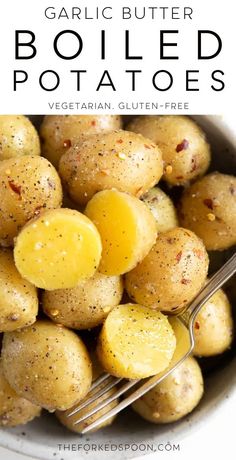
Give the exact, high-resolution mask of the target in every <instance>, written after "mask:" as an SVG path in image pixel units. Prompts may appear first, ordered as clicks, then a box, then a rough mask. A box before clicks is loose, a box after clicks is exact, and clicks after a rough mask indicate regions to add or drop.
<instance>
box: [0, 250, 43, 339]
mask: <svg viewBox="0 0 236 460" xmlns="http://www.w3.org/2000/svg"><path fill="white" fill-rule="evenodd" d="M37 314H38V296H37V290H36V288H35V286H33V285H32V284H30V283H29V282H28V281H26V280H24V279H23V278H22V277H21V275H20V273H19V272H18V271H17V269H16V266H15V263H14V258H13V254H12V251H10V250H9V249H0V332H5V331H14V330H15V329H19V328H21V327H25V326H29V325H30V324H33V323H34V322H35V321H36V316H37Z"/></svg>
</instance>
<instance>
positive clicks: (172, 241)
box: [166, 238, 175, 244]
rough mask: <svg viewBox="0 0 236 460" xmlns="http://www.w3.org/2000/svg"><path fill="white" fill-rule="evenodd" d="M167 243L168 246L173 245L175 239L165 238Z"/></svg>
mask: <svg viewBox="0 0 236 460" xmlns="http://www.w3.org/2000/svg"><path fill="white" fill-rule="evenodd" d="M166 241H167V243H169V244H173V243H174V242H175V239H174V238H167V240H166Z"/></svg>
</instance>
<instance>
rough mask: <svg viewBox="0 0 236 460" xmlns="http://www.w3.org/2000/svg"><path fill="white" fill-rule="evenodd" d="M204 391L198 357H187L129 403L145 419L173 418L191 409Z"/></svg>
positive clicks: (166, 419)
mask: <svg viewBox="0 0 236 460" xmlns="http://www.w3.org/2000/svg"><path fill="white" fill-rule="evenodd" d="M202 395H203V378H202V373H201V369H200V366H199V364H198V363H197V361H196V360H195V359H194V358H192V357H189V358H187V359H186V360H185V361H184V362H183V363H182V364H181V365H180V366H178V367H177V369H176V370H175V371H173V372H172V373H171V374H170V375H169V376H168V377H166V378H165V379H164V380H163V381H162V382H161V383H159V384H158V385H156V386H155V387H154V388H153V389H152V390H150V391H148V392H147V393H146V394H145V395H144V396H142V397H141V398H139V399H138V400H137V401H135V402H134V403H133V404H132V408H133V409H134V410H135V412H137V413H138V414H139V415H141V416H142V417H143V418H144V419H145V420H148V421H149V422H153V423H157V424H158V423H171V422H175V421H177V420H179V419H181V418H182V417H184V416H185V415H187V414H189V413H190V412H192V410H193V409H194V408H195V407H196V406H197V405H198V403H199V401H200V399H201V397H202Z"/></svg>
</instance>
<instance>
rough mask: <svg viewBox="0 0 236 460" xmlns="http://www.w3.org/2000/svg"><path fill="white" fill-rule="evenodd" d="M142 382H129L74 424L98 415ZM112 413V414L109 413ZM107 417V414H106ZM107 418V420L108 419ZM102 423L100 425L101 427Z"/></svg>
mask: <svg viewBox="0 0 236 460" xmlns="http://www.w3.org/2000/svg"><path fill="white" fill-rule="evenodd" d="M139 381H140V380H129V381H128V382H126V383H125V384H124V385H122V387H121V388H119V389H118V390H117V391H116V392H115V393H114V394H113V395H111V396H110V397H109V398H106V399H104V400H103V401H101V402H100V403H99V404H97V406H96V407H94V408H93V409H91V410H89V411H88V412H87V413H86V414H85V415H83V416H82V417H79V418H78V419H77V420H76V422H74V425H77V424H78V423H80V422H83V421H84V420H86V419H87V418H89V417H91V415H94V414H96V413H97V412H98V411H99V410H100V409H103V407H105V406H107V405H108V404H110V403H111V402H112V401H114V400H115V399H117V398H119V396H121V395H122V394H123V393H125V392H126V391H127V390H129V389H130V388H132V387H133V386H134V385H136V383H138V382H139ZM109 413H110V412H109ZM105 415H106V414H105ZM107 418H110V417H107ZM107 418H106V419H107ZM99 420H101V418H100V417H99ZM99 424H100V423H98V425H99ZM89 426H92V425H89Z"/></svg>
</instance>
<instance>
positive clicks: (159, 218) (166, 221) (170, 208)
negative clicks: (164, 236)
mask: <svg viewBox="0 0 236 460" xmlns="http://www.w3.org/2000/svg"><path fill="white" fill-rule="evenodd" d="M141 200H142V201H143V202H144V203H145V204H146V205H147V207H148V208H149V209H150V211H151V212H152V214H153V216H154V218H155V220H156V224H157V231H158V233H159V232H167V230H170V229H171V228H175V227H177V226H178V219H177V213H176V210H175V207H174V205H173V203H172V201H171V199H170V198H169V196H168V195H166V193H165V192H163V191H162V190H161V189H160V188H159V187H154V188H151V189H150V190H149V191H148V192H147V193H145V195H143V196H142V197H141Z"/></svg>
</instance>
